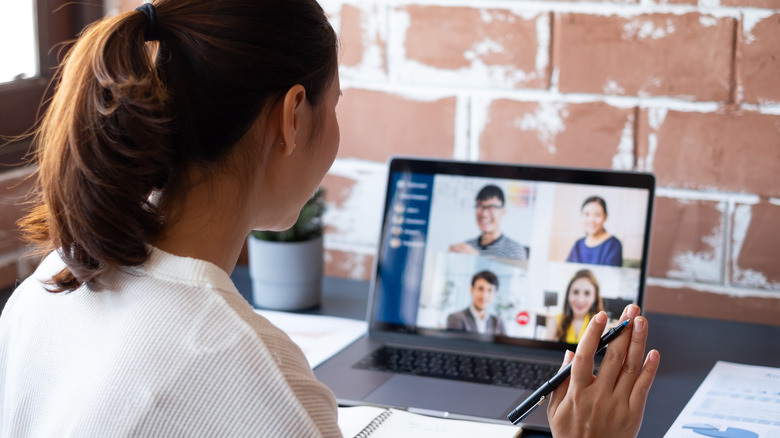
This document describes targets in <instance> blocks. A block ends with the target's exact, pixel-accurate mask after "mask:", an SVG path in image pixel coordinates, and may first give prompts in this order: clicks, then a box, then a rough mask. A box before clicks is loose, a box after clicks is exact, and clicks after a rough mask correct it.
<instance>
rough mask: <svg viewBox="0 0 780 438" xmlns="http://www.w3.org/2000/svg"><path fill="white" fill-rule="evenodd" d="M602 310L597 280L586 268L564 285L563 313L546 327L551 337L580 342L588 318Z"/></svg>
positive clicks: (568, 341) (560, 340)
mask: <svg viewBox="0 0 780 438" xmlns="http://www.w3.org/2000/svg"><path fill="white" fill-rule="evenodd" d="M602 310H604V303H603V302H602V300H601V293H600V292H599V282H598V280H597V279H596V276H595V275H594V274H593V272H591V271H590V270H588V269H583V270H580V271H577V273H575V274H574V276H573V277H572V278H571V280H570V281H569V284H568V286H566V298H565V299H564V300H563V314H561V315H558V317H557V318H556V324H555V325H554V326H553V327H551V328H549V329H548V333H550V332H551V336H550V338H551V339H554V340H556V341H559V342H566V343H569V344H576V343H578V342H580V339H582V336H583V334H585V327H587V326H588V323H589V322H590V319H591V318H592V317H593V316H594V315H596V314H597V313H598V312H600V311H602Z"/></svg>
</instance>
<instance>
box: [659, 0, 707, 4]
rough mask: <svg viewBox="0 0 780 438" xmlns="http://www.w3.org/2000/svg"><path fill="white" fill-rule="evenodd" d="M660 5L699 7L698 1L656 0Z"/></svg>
mask: <svg viewBox="0 0 780 438" xmlns="http://www.w3.org/2000/svg"><path fill="white" fill-rule="evenodd" d="M654 3H657V4H660V5H697V4H698V3H699V1H698V0H655V2H654Z"/></svg>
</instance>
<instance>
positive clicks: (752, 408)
mask: <svg viewBox="0 0 780 438" xmlns="http://www.w3.org/2000/svg"><path fill="white" fill-rule="evenodd" d="M702 437H718V438H780V368H772V367H762V366H755V365H743V364H736V363H731V362H723V361H719V362H717V363H716V364H715V366H714V367H713V368H712V370H710V373H709V374H708V375H707V378H706V379H704V382H702V384H701V385H700V386H699V388H698V389H697V390H696V393H694V394H693V397H691V399H690V400H689V401H688V404H687V405H686V406H685V408H684V409H683V411H682V412H681V413H680V415H679V416H678V417H677V420H675V422H674V424H672V427H671V428H670V429H669V431H668V432H667V433H666V435H665V436H664V438H702Z"/></svg>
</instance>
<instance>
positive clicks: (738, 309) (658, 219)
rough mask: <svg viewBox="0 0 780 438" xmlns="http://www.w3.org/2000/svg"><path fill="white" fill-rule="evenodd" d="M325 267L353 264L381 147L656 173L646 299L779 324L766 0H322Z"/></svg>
mask: <svg viewBox="0 0 780 438" xmlns="http://www.w3.org/2000/svg"><path fill="white" fill-rule="evenodd" d="M323 4H324V5H325V6H326V9H327V10H328V12H329V13H330V14H331V15H332V17H333V23H334V25H335V26H336V28H337V30H338V31H339V33H340V35H341V38H342V55H341V82H342V88H343V91H344V97H343V99H342V101H341V103H340V104H339V108H338V114H339V120H340V123H341V131H342V144H341V150H340V152H339V158H338V159H337V161H336V163H335V165H334V166H333V169H332V171H331V172H330V174H329V176H328V177H327V179H326V181H325V183H326V186H327V187H328V188H329V189H330V192H329V197H330V202H331V211H330V212H329V213H328V217H327V219H328V223H329V224H330V227H331V228H330V233H329V234H328V236H327V240H326V246H327V248H328V258H329V259H328V260H329V263H328V269H327V270H328V273H329V274H331V275H338V276H345V277H351V278H363V279H365V278H368V277H369V276H370V273H371V263H372V262H373V253H374V250H375V246H376V239H377V231H378V229H379V224H380V217H379V214H378V211H379V210H380V208H381V206H380V204H381V200H382V194H383V177H384V166H383V163H385V162H386V160H387V158H388V157H389V156H390V155H391V154H405V155H423V156H433V157H442V158H457V159H466V160H490V161H504V162H518V163H536V164H552V165H564V166H588V167H596V168H606V169H621V170H626V169H628V170H632V169H633V170H642V171H650V172H653V173H654V174H655V175H656V177H657V179H658V185H659V189H658V199H657V201H656V211H655V216H654V226H653V231H652V233H653V234H652V242H651V249H650V261H649V279H648V288H647V300H646V308H647V309H649V310H653V311H659V312H666V313H676V314H685V315H693V316H707V317H715V318H724V319H733V320H744V321H761V322H766V323H771V324H780V262H778V259H780V232H778V228H777V225H776V224H777V223H778V220H780V176H778V175H780V43H779V42H780V1H778V0H764V1H761V0H721V1H718V0H700V1H698V2H697V1H696V0H690V1H686V0H679V1H673V0H670V1H661V2H655V1H649V0H639V1H614V2H607V1H605V2H600V1H591V2H566V3H564V2H556V1H541V2H540V1H513V0H506V1H489V2H487V1H480V0H470V1H455V0H450V1H447V0H437V1H433V0H429V1H395V2H393V1H368V0H360V1H357V0H354V1H326V2H324V3H323Z"/></svg>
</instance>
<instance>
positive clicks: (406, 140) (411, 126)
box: [338, 89, 455, 162]
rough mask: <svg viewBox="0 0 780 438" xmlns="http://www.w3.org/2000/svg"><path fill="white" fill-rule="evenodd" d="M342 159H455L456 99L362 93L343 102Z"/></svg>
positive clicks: (348, 94)
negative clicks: (429, 98)
mask: <svg viewBox="0 0 780 438" xmlns="http://www.w3.org/2000/svg"><path fill="white" fill-rule="evenodd" d="M338 112H339V124H340V126H341V149H340V150H339V155H338V156H339V157H340V158H347V157H349V158H360V159H365V160H371V161H378V162H385V161H387V159H388V158H389V157H390V156H391V155H393V154H403V155H416V156H428V157H438V158H452V154H453V150H454V147H455V98H454V97H445V98H440V99H435V100H430V101H427V100H416V99H413V98H410V97H404V96H399V95H395V94H389V93H384V92H381V91H370V90H360V89H347V90H344V97H343V98H342V100H341V102H340V103H339V108H338Z"/></svg>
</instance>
